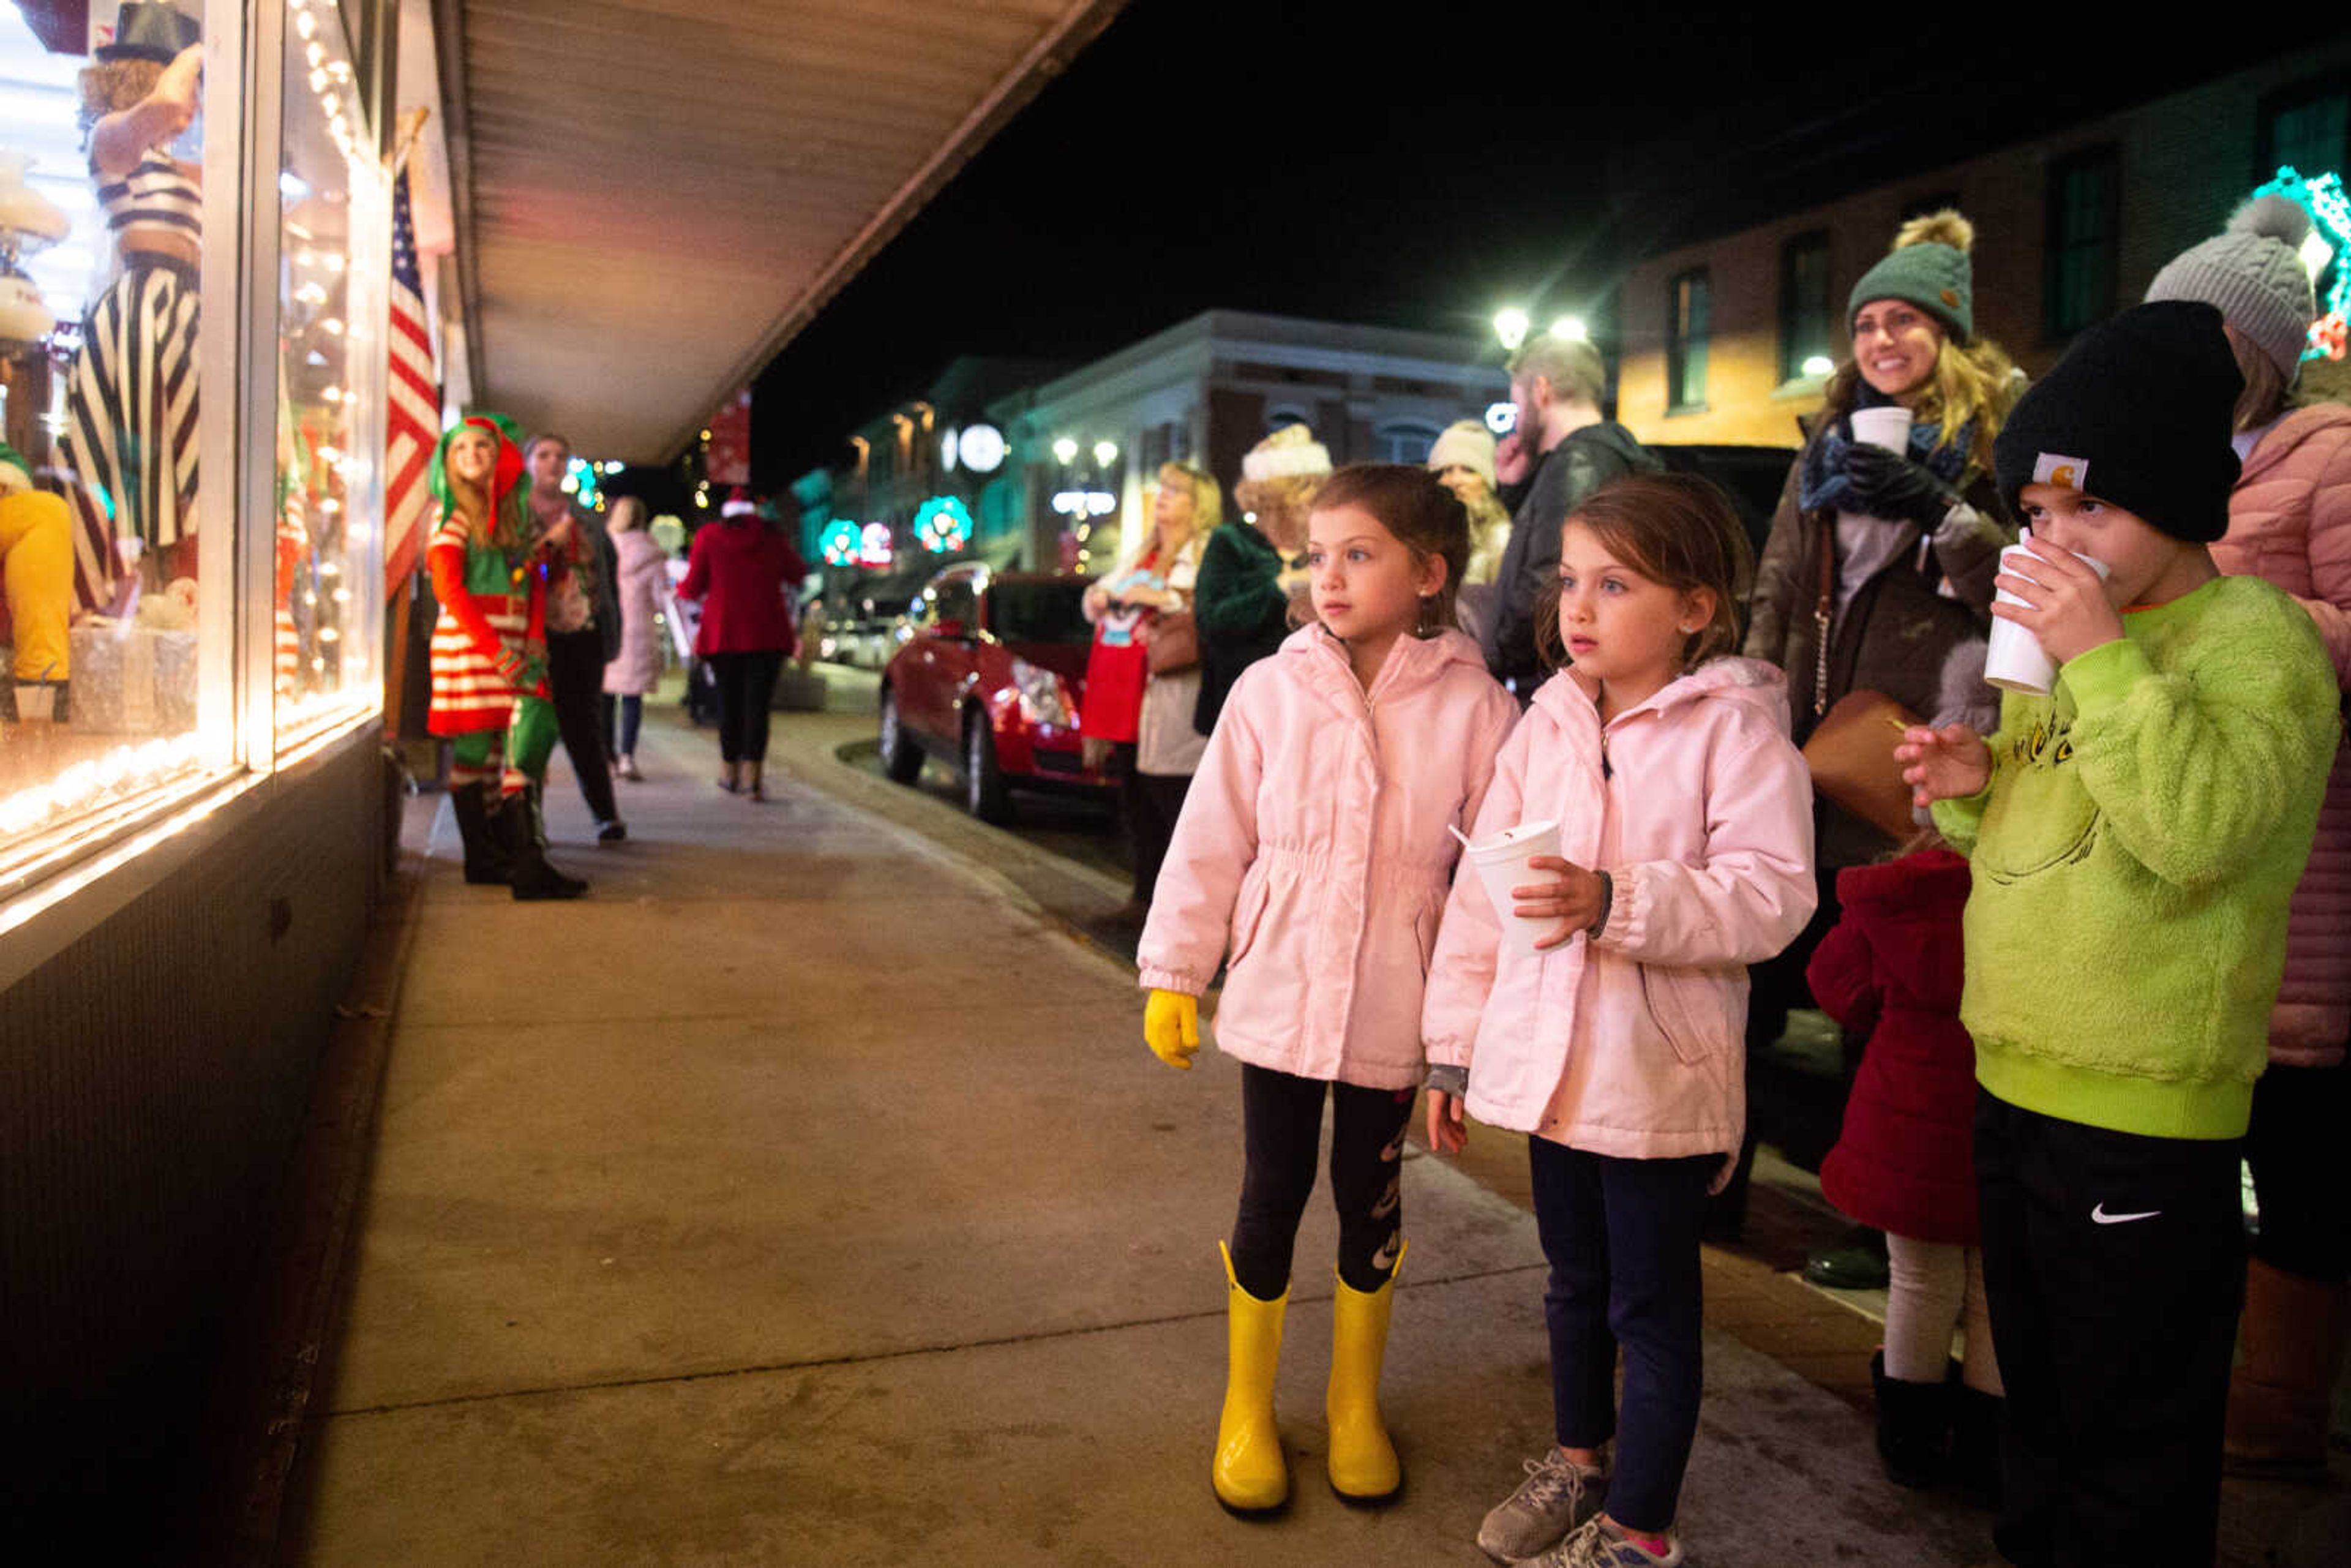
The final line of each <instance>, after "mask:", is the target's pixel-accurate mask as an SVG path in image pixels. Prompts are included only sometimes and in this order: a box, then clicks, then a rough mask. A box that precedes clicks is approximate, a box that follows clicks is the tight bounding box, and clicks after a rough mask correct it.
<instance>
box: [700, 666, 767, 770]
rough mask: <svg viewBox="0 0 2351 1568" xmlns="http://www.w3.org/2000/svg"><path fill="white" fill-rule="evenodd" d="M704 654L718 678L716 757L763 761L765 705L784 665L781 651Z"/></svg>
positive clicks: (764, 753) (739, 760) (765, 754)
mask: <svg viewBox="0 0 2351 1568" xmlns="http://www.w3.org/2000/svg"><path fill="white" fill-rule="evenodd" d="M704 657H705V662H706V663H707V664H709V665H710V673H711V674H713V675H716V677H717V678H718V755H719V757H720V758H722V759H724V760H726V761H728V762H765V761H766V760H767V759H768V703H769V702H771V701H772V700H774V697H775V695H776V675H777V673H778V671H780V670H781V669H782V668H783V667H784V655H783V651H782V650H781V649H778V648H768V649H765V650H762V651H761V652H759V653H709V654H705V656H704Z"/></svg>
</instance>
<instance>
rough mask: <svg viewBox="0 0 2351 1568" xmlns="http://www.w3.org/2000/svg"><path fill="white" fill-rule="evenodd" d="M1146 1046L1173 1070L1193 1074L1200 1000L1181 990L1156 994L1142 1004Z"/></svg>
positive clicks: (1198, 1027)
mask: <svg viewBox="0 0 2351 1568" xmlns="http://www.w3.org/2000/svg"><path fill="white" fill-rule="evenodd" d="M1143 1043H1144V1044H1145V1045H1147V1046H1149V1047H1150V1048H1151V1052H1152V1054H1153V1055H1155V1056H1156V1057H1157V1058H1159V1060H1160V1061H1164V1062H1165V1063H1166V1064H1167V1065H1168V1066H1170V1067H1180V1068H1182V1069H1183V1070H1184V1071H1186V1072H1189V1071H1192V1053H1193V1052H1194V1051H1197V1050H1199V1049H1200V998H1197V997H1187V996H1186V995H1185V994H1184V993H1183V992H1181V991H1154V992H1152V993H1151V999H1150V1000H1149V1001H1147V1002H1145V1003H1144V1004H1143Z"/></svg>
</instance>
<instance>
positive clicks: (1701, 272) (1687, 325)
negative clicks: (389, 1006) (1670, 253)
mask: <svg viewBox="0 0 2351 1568" xmlns="http://www.w3.org/2000/svg"><path fill="white" fill-rule="evenodd" d="M1685 291H1687V297H1688V300H1689V302H1690V306H1691V308H1689V309H1687V311H1686V310H1685V309H1684V297H1685ZM1713 335H1714V279H1713V277H1712V275H1711V272H1710V269H1708V268H1707V267H1685V268H1684V269H1683V270H1681V271H1680V272H1677V273H1675V274H1674V275H1673V276H1672V277H1669V278H1667V280H1666V413H1667V417H1669V418H1670V417H1673V416H1675V415H1677V414H1687V413H1708V412H1709V406H1708V402H1707V401H1706V375H1707V359H1708V354H1707V350H1708V344H1709V342H1710V340H1711V339H1712V338H1713ZM1692 393H1695V394H1696V395H1695V396H1693V395H1692Z"/></svg>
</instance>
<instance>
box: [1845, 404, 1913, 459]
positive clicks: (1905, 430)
mask: <svg viewBox="0 0 2351 1568" xmlns="http://www.w3.org/2000/svg"><path fill="white" fill-rule="evenodd" d="M1853 438H1854V439H1855V441H1858V442H1861V443H1863V444H1865V445H1869V446H1883V447H1884V448H1886V451H1888V452H1891V453H1894V454H1895V455H1897V456H1902V455H1907V454H1908V452H1909V450H1910V411H1909V410H1908V409H1907V408H1904V407H1903V406H1902V405H1901V404H1900V403H1898V402H1897V403H1889V404H1887V405H1886V407H1884V408H1857V409H1855V410H1854V411H1853Z"/></svg>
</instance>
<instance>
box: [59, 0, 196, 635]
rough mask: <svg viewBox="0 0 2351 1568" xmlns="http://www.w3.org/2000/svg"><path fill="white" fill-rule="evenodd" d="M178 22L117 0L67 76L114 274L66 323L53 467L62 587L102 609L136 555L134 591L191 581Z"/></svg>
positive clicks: (191, 224) (188, 222) (190, 219)
mask: <svg viewBox="0 0 2351 1568" xmlns="http://www.w3.org/2000/svg"><path fill="white" fill-rule="evenodd" d="M200 36H201V29H200V27H199V25H198V24H197V22H196V21H195V19H194V18H193V17H191V16H186V15H184V14H183V13H182V12H180V11H179V10H177V9H175V8H174V7H172V6H171V5H162V4H154V3H145V0H132V3H131V4H127V5H124V6H123V7H122V14H121V16H120V20H119V21H118V22H117V24H116V28H115V36H114V41H113V42H112V43H110V44H103V45H100V46H99V47H98V48H97V49H96V50H95V51H94V56H95V59H96V63H95V64H93V65H91V66H90V67H89V68H87V69H86V70H84V71H83V72H82V73H81V91H82V114H83V118H84V120H85V121H86V122H87V123H88V125H89V173H90V178H91V180H93V181H94V182H95V183H97V186H98V201H99V207H100V209H101V210H103V211H104V212H105V214H106V221H107V227H108V229H109V230H110V232H111V234H112V235H113V237H114V245H115V251H116V256H117V260H118V262H119V270H118V271H117V273H116V276H115V278H114V281H113V283H112V284H111V285H110V287H108V288H107V290H106V292H105V293H104V294H102V295H100V296H99V298H98V299H97V300H96V301H95V302H94V303H93V304H92V305H91V306H90V308H89V315H88V316H87V317H85V318H84V319H83V322H82V347H81V351H80V352H79V353H78V354H77V355H76V356H75V358H74V363H73V369H72V371H71V372H70V376H69V379H68V383H67V389H66V428H65V431H64V434H62V436H61V437H60V439H59V442H58V450H59V455H60V461H61V462H62V463H63V465H65V466H66V467H67V468H68V469H69V470H71V471H72V472H73V473H74V475H75V476H76V483H75V486H74V489H73V492H72V497H71V498H72V503H73V509H74V513H75V523H76V528H75V530H74V588H75V592H76V594H77V595H78V598H79V599H80V601H81V603H82V606H83V607H84V608H85V609H90V610H102V609H106V608H108V607H109V606H110V604H111V602H112V601H113V599H114V588H115V580H116V578H117V577H118V576H120V574H121V573H122V572H123V571H124V570H125V569H126V567H127V565H128V563H129V561H130V560H131V559H137V560H138V561H139V562H140V567H139V570H140V572H141V577H142V578H143V579H144V580H145V583H146V585H147V586H149V587H162V586H163V585H164V584H166V583H169V582H171V581H172V580H173V579H175V578H182V577H193V576H194V575H195V554H196V550H195V532H196V508H195V503H196V307H197V295H198V289H197V274H196V267H197V262H198V255H199V251H200V249H201V242H202V239H203V234H204V230H203V222H202V219H203V206H204V197H203V190H202V186H201V183H200V182H201V179H202V171H201V170H200V169H199V168H198V167H197V165H195V164H194V163H191V162H183V161H182V160H181V159H178V158H175V157H173V156H172V154H171V152H169V151H167V149H168V148H169V146H170V144H171V143H172V142H173V141H176V140H178V139H179V138H180V137H181V136H182V135H183V133H185V132H186V131H187V130H188V128H189V126H190V125H191V124H192V123H193V121H194V120H195V116H196V110H197V107H198V101H199V93H200V89H201V88H202V84H203V79H204V47H203V45H202V44H201V43H199V42H198V41H197V40H198V38H199V37H200Z"/></svg>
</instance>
